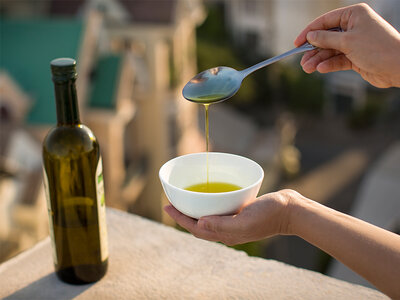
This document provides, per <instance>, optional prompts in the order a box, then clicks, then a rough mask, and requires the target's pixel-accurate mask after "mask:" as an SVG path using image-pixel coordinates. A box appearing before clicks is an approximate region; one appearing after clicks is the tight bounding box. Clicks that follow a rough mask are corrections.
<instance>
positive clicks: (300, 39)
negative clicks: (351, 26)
mask: <svg viewBox="0 0 400 300" xmlns="http://www.w3.org/2000/svg"><path fill="white" fill-rule="evenodd" d="M346 10H348V8H345V7H343V8H338V9H335V10H332V11H330V12H327V13H326V14H323V15H322V16H320V17H318V18H316V19H315V20H314V21H312V22H311V23H310V24H308V25H307V27H306V28H304V29H303V31H302V32H300V34H299V35H298V36H297V37H296V39H295V40H294V44H295V46H296V47H298V46H300V45H302V44H304V43H305V42H307V38H306V36H307V33H308V32H309V31H314V30H325V29H329V28H333V27H338V26H341V27H342V29H343V30H346V28H343V26H344V24H342V17H343V13H344V12H345V11H346Z"/></svg>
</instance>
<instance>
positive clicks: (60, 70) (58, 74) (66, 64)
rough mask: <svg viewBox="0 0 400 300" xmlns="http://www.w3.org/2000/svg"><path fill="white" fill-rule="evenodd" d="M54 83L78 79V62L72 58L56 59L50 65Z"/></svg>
mask: <svg viewBox="0 0 400 300" xmlns="http://www.w3.org/2000/svg"><path fill="white" fill-rule="evenodd" d="M50 66H51V73H52V75H53V81H57V82H60V81H66V80H71V79H76V77H77V74H76V61H75V59H72V58H64V57H63V58H56V59H53V60H52V61H51V63H50Z"/></svg>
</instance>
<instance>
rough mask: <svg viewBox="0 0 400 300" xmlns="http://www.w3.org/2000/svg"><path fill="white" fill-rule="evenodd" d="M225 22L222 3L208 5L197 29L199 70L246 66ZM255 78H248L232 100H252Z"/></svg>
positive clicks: (255, 88)
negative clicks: (231, 40)
mask: <svg viewBox="0 0 400 300" xmlns="http://www.w3.org/2000/svg"><path fill="white" fill-rule="evenodd" d="M232 49H233V45H232V44H231V43H230V40H229V37H228V34H227V32H226V29H225V24H224V14H223V9H222V7H221V6H220V5H217V4H212V5H209V7H208V15H207V18H206V20H205V21H204V23H203V24H202V25H201V26H200V27H199V28H198V29H197V67H198V70H199V71H203V70H207V69H209V68H213V67H217V66H227V67H231V68H234V69H236V70H242V69H244V68H245V67H246V64H245V63H244V62H243V60H242V59H241V58H240V57H239V56H238V55H237V54H236V53H235V52H234V51H233V50H232ZM257 90H258V89H257V84H256V81H255V79H254V78H252V77H249V78H246V79H245V81H244V84H243V85H242V87H241V88H240V90H239V91H238V93H237V94H236V95H235V96H234V97H233V98H232V99H231V101H230V102H236V103H240V102H251V101H253V100H254V99H255V98H256V96H257V94H256V93H257Z"/></svg>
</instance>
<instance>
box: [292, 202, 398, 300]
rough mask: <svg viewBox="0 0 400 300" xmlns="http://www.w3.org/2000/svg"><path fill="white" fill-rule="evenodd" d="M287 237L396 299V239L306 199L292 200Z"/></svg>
mask: <svg viewBox="0 0 400 300" xmlns="http://www.w3.org/2000/svg"><path fill="white" fill-rule="evenodd" d="M295 202H296V204H295V205H294V207H293V209H292V212H291V218H290V223H289V230H288V231H289V233H292V234H295V235H297V236H299V237H301V238H303V239H304V240H306V241H308V242H309V243H311V244H313V245H315V246H317V247H318V248H320V249H322V250H324V251H325V252H327V253H328V254H330V255H331V256H333V257H335V258H336V259H337V260H339V261H341V262H342V263H343V264H345V265H346V266H348V267H349V268H350V269H352V270H353V271H355V272H356V273H358V274H360V275H361V276H362V277H364V278H365V279H366V280H368V281H369V282H371V283H372V284H374V285H375V286H376V287H377V288H378V289H380V290H381V291H382V292H384V293H385V294H387V295H389V296H390V297H392V298H393V299H400V283H399V282H400V281H399V280H400V236H399V235H397V234H394V233H392V232H390V231H387V230H384V229H382V228H379V227H377V226H374V225H372V224H369V223H367V222H364V221H361V220H359V219H357V218H354V217H351V216H349V215H346V214H343V213H340V212H338V211H335V210H333V209H330V208H328V207H326V206H323V205H321V204H319V203H317V202H314V201H311V200H309V199H301V200H300V201H299V199H296V200H295Z"/></svg>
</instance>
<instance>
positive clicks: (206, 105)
mask: <svg viewBox="0 0 400 300" xmlns="http://www.w3.org/2000/svg"><path fill="white" fill-rule="evenodd" d="M209 106H210V104H204V109H205V112H206V118H205V126H206V151H207V155H206V157H207V158H206V159H207V191H208V190H209V176H208V173H209V172H208V145H209V137H210V136H209V125H208V124H209V123H208V107H209Z"/></svg>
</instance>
